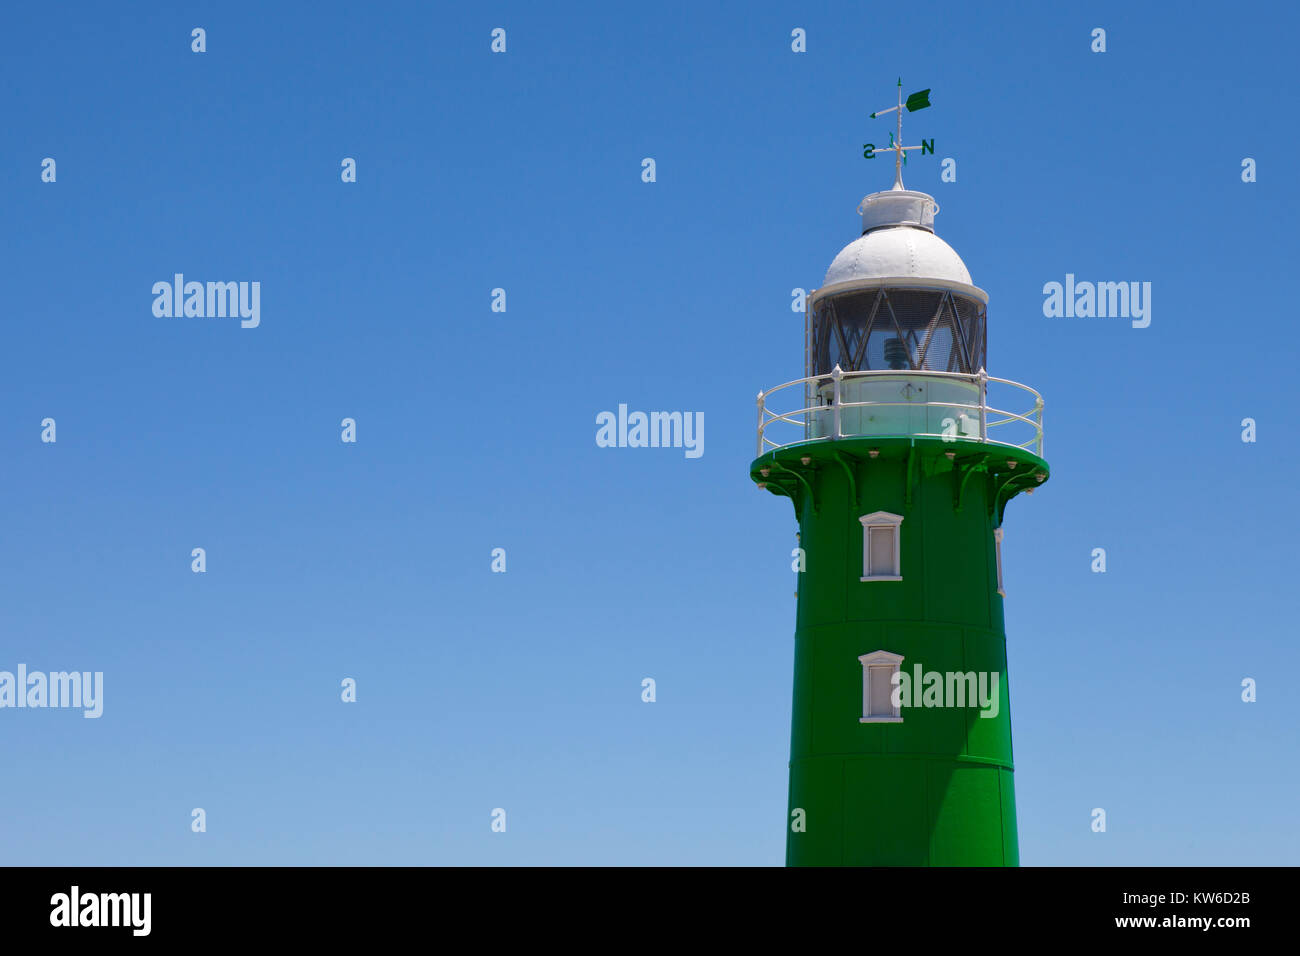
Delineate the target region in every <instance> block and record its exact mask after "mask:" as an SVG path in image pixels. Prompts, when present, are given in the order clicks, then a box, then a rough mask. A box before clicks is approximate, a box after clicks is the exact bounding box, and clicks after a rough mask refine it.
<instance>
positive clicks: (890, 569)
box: [867, 528, 894, 577]
mask: <svg viewBox="0 0 1300 956" xmlns="http://www.w3.org/2000/svg"><path fill="white" fill-rule="evenodd" d="M867 534H868V535H869V536H870V538H871V541H870V542H869V544H868V548H867V550H868V553H869V554H870V556H871V557H870V561H871V566H870V567H869V568H868V569H867V576H868V577H882V576H884V575H887V574H893V573H894V529H893V528H868V529H867Z"/></svg>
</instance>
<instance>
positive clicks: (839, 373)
mask: <svg viewBox="0 0 1300 956" xmlns="http://www.w3.org/2000/svg"><path fill="white" fill-rule="evenodd" d="M843 377H844V371H843V369H841V368H840V367H839V365H836V366H835V368H833V369H831V381H832V382H833V383H834V387H833V391H832V397H831V404H832V406H833V407H834V409H835V411H834V418H835V434H834V436H833V437H835V438H839V437H841V433H840V379H842V378H843Z"/></svg>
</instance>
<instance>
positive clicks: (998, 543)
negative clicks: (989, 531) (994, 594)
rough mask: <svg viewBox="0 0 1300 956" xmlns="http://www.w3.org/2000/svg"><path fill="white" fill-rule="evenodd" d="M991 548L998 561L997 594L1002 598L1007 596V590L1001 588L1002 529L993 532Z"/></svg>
mask: <svg viewBox="0 0 1300 956" xmlns="http://www.w3.org/2000/svg"><path fill="white" fill-rule="evenodd" d="M993 547H994V550H995V551H996V553H997V561H998V593H999V594H1001V595H1002V596H1003V597H1006V596H1007V589H1006V588H1004V587H1003V586H1002V529H1001V528H995V529H994V531H993Z"/></svg>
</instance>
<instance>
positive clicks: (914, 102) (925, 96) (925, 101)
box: [903, 90, 930, 113]
mask: <svg viewBox="0 0 1300 956" xmlns="http://www.w3.org/2000/svg"><path fill="white" fill-rule="evenodd" d="M903 105H904V106H906V107H907V111H908V112H909V113H915V112H916V111H917V110H923V109H925V108H926V107H927V106H929V105H930V91H929V90H921V92H919V93H913V94H912V95H911V96H909V97H908V98H907V102H906V103H904V104H903Z"/></svg>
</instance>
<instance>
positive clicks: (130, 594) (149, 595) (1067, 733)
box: [0, 3, 1300, 865]
mask: <svg viewBox="0 0 1300 956" xmlns="http://www.w3.org/2000/svg"><path fill="white" fill-rule="evenodd" d="M194 27H203V28H205V29H206V31H207V52H205V53H203V54H196V53H193V52H191V49H190V43H191V40H190V31H191V29H192V28H194ZM495 27H504V28H505V29H506V31H507V52H506V53H505V54H503V55H496V54H492V53H491V52H490V50H489V44H490V31H491V30H492V29H493V28H495ZM796 27H799V28H803V29H805V30H806V31H807V38H808V39H807V47H808V51H807V53H804V54H796V53H793V52H792V51H791V49H790V42H791V41H790V33H791V30H793V29H794V28H796ZM1095 27H1102V28H1104V29H1105V30H1106V31H1107V50H1106V52H1105V53H1104V54H1100V53H1093V52H1091V50H1090V45H1091V31H1092V30H1093V28H1095ZM1295 27H1296V14H1295V12H1294V11H1293V10H1291V9H1289V8H1286V9H1284V8H1283V7H1282V6H1281V5H1269V4H1264V5H1260V6H1256V7H1251V8H1241V9H1240V10H1232V11H1225V10H1224V9H1223V8H1222V7H1217V6H1212V5H1208V4H1186V5H1182V6H1180V8H1179V10H1178V13H1177V16H1176V17H1175V16H1170V14H1169V13H1168V12H1166V10H1165V9H1162V8H1161V7H1160V6H1158V5H1154V4H1152V5H1148V6H1147V7H1145V8H1135V7H1134V5H1131V4H1123V3H1101V4H1086V5H1085V4H1071V5H1050V8H1049V5H1040V4H1027V3H1026V4H1018V5H1001V4H999V5H993V4H986V5H980V6H978V7H975V6H973V5H967V4H951V5H937V4H923V3H914V4H900V5H894V6H893V7H891V6H888V5H886V6H883V7H882V6H879V5H875V6H868V5H863V4H849V3H837V4H818V5H816V6H815V7H804V6H801V5H796V4H740V3H729V4H716V5H713V4H711V5H708V6H707V8H701V7H700V6H699V5H695V4H680V5H674V4H663V3H656V4H652V5H643V6H639V7H635V8H633V7H627V8H622V7H620V8H618V9H612V8H611V9H607V8H603V7H601V6H597V5H591V6H586V7H584V6H565V5H559V6H555V7H547V8H545V9H542V8H539V7H538V6H537V5H536V4H496V5H493V6H491V7H490V8H484V9H474V8H472V7H470V6H468V5H467V6H466V7H464V8H451V7H449V6H446V5H428V4H386V5H382V6H380V7H379V8H374V7H364V6H355V5H351V4H348V5H344V4H337V3H313V4H276V5H264V4H252V3H243V4H240V3H220V4H217V3H212V4H201V3H200V4H167V5H156V6H155V7H153V8H151V9H132V10H131V12H130V14H129V15H125V14H123V12H122V11H119V10H116V9H108V8H104V7H102V6H100V5H97V4H69V5H57V6H55V7H52V8H48V9H47V8H36V7H31V6H27V7H14V8H12V9H10V10H6V12H5V14H4V30H2V31H0V52H2V53H3V56H0V73H2V74H3V81H4V82H3V85H2V86H0V97H2V98H3V107H4V109H3V113H4V116H5V124H4V126H5V129H4V134H3V144H4V146H3V150H0V164H3V167H2V172H3V183H4V185H3V189H4V199H5V204H4V205H5V214H4V219H5V228H3V229H0V243H2V244H3V245H2V246H0V254H3V257H4V261H5V263H6V272H5V279H6V281H5V284H4V285H5V293H6V300H7V301H6V306H7V308H6V320H5V322H4V337H3V345H4V347H3V348H2V349H0V409H2V410H3V414H0V450H2V451H3V456H4V467H3V468H2V469H0V491H2V492H3V496H4V500H5V501H6V502H7V504H8V507H7V508H6V509H5V532H6V533H5V534H4V535H3V536H0V561H2V562H3V568H4V572H5V573H4V575H3V579H2V583H0V669H8V670H13V669H14V668H15V667H16V665H17V664H19V663H25V664H26V665H27V666H28V667H29V668H30V669H32V670H65V669H76V670H90V671H103V672H104V674H105V677H104V681H105V701H104V715H103V716H102V717H101V718H100V719H98V720H85V719H83V718H82V717H81V715H80V713H79V712H76V711H68V710H62V711H60V710H21V711H20V710H3V711H0V760H3V764H4V777H5V779H6V780H7V785H6V786H4V787H0V862H3V863H15V864H99V865H106V864H238V863H253V864H263V863H264V864H363V863H365V864H390V863H391V864H542V863H559V864H742V865H775V864H779V863H781V862H782V860H783V858H784V849H783V847H784V815H785V804H786V785H787V770H786V761H787V758H788V753H789V719H790V683H791V664H792V654H793V647H792V641H791V635H792V633H793V627H794V599H793V597H792V590H793V575H792V574H791V571H790V565H789V561H790V558H789V551H790V548H791V547H792V545H793V533H794V530H795V524H794V518H793V515H792V514H791V510H790V508H789V505H788V503H786V502H783V501H780V500H775V499H772V498H771V497H770V496H767V495H765V494H762V493H760V492H757V491H755V489H754V488H753V486H752V485H751V483H750V481H749V478H748V463H749V461H750V459H751V457H752V454H753V447H754V435H753V428H754V418H755V412H754V404H753V403H754V396H755V394H756V393H757V392H758V390H759V389H760V388H767V387H770V386H772V385H775V384H778V383H780V382H784V381H787V380H789V379H793V378H796V377H798V376H799V375H801V374H802V360H803V355H802V334H803V333H802V318H801V316H799V315H796V314H794V313H793V312H791V310H790V300H791V290H792V289H793V288H796V287H801V288H807V289H812V288H815V287H816V286H817V285H819V284H820V282H821V279H822V276H823V274H824V272H825V269H826V267H827V265H828V264H829V263H830V261H831V259H832V258H833V257H834V255H835V254H836V252H838V251H839V249H840V248H841V247H842V246H843V245H845V244H846V243H848V242H849V241H851V240H852V239H853V238H855V237H856V235H857V232H858V219H857V216H856V215H855V212H854V209H855V207H856V205H857V203H858V201H859V200H860V199H861V197H862V196H863V195H864V194H866V193H868V192H871V191H874V190H877V189H884V188H887V187H888V186H889V185H890V183H891V182H892V176H891V172H892V170H891V168H890V164H889V161H888V160H881V159H877V160H873V161H867V160H864V159H863V158H862V150H861V144H862V143H863V142H866V141H868V140H869V139H870V138H871V136H870V134H872V133H876V132H877V131H878V130H883V131H884V132H887V131H888V126H887V125H886V126H882V125H881V124H882V123H884V122H885V121H881V120H877V121H874V122H875V125H872V123H873V121H871V120H868V119H867V114H868V113H869V112H870V111H872V110H874V109H878V108H880V107H883V106H886V105H888V104H889V103H890V102H892V97H893V93H894V83H895V81H896V79H897V77H898V76H899V75H901V76H902V77H903V83H904V86H905V87H907V88H908V89H909V90H911V89H919V88H922V87H930V88H932V90H933V93H932V95H931V99H932V102H933V108H932V109H930V110H928V111H925V112H922V113H918V114H916V116H914V117H912V118H910V119H909V120H908V121H907V124H906V125H905V128H904V132H905V137H906V138H907V139H908V141H914V139H915V138H918V137H920V136H924V137H927V138H931V137H932V138H934V139H935V141H936V153H937V155H936V156H926V157H924V158H920V157H917V158H914V159H913V160H912V161H911V162H910V163H909V166H908V169H907V174H906V181H907V185H908V186H909V187H912V188H916V189H922V190H925V191H927V192H931V193H932V194H934V195H935V196H936V198H937V199H938V200H939V202H940V204H941V205H942V211H941V212H940V214H939V217H938V219H937V223H936V226H937V231H938V233H939V235H940V236H942V237H943V238H944V239H945V240H946V241H948V242H949V243H950V244H952V246H953V247H954V248H955V249H956V250H957V251H958V252H959V253H960V254H961V255H962V257H963V259H964V260H965V262H966V264H967V266H968V267H969V269H970V272H971V274H972V276H973V278H974V281H975V283H976V284H977V285H978V286H980V287H981V288H983V289H985V290H986V291H987V292H988V293H989V296H990V306H989V336H988V338H989V342H988V347H989V371H990V373H991V374H993V375H998V376H1001V377H1005V378H1012V379H1016V380H1019V381H1023V382H1027V383H1029V384H1031V385H1033V386H1034V387H1036V388H1037V389H1038V390H1039V391H1040V392H1042V393H1043V395H1044V397H1045V399H1046V403H1047V407H1046V415H1045V421H1046V426H1047V440H1046V457H1047V458H1048V460H1049V461H1050V462H1051V465H1052V469H1053V472H1052V480H1051V481H1050V483H1049V484H1048V485H1047V486H1045V487H1044V488H1043V490H1042V491H1041V492H1039V493H1038V494H1036V495H1035V496H1033V497H1032V498H1020V499H1017V500H1016V502H1015V503H1014V504H1013V505H1011V506H1010V507H1009V508H1008V511H1007V520H1006V529H1007V531H1006V534H1007V537H1006V543H1005V546H1004V559H1005V576H1006V582H1007V589H1008V599H1007V603H1006V617H1007V632H1008V653H1009V667H1010V682H1011V687H1012V718H1013V726H1014V735H1015V754H1016V771H1017V773H1016V788H1017V802H1018V811H1019V827H1020V845H1021V859H1022V862H1023V863H1025V864H1027V865H1058V864H1120V865H1128V864H1173V865H1181V864H1285V863H1295V862H1296V861H1297V858H1298V856H1300V853H1298V851H1300V837H1298V835H1297V827H1296V824H1295V822H1294V793H1295V792H1296V789H1297V786H1298V785H1300V770H1297V760H1296V757H1297V734H1296V730H1295V728H1296V726H1297V724H1298V723H1300V707H1298V706H1297V703H1296V696H1295V694H1294V692H1293V689H1292V688H1291V686H1290V678H1291V677H1292V675H1294V674H1295V673H1296V671H1297V665H1298V664H1300V661H1298V660H1297V650H1296V638H1295V612H1294V593H1295V573H1296V570H1297V561H1296V551H1295V548H1296V541H1297V530H1298V529H1297V518H1296V513H1295V509H1294V508H1293V507H1291V497H1292V493H1293V492H1292V489H1293V486H1294V482H1295V475H1296V473H1297V469H1298V468H1300V451H1297V446H1296V443H1295V442H1293V441H1291V440H1290V439H1289V435H1288V432H1289V429H1290V427H1291V425H1292V422H1291V421H1290V418H1291V416H1292V414H1293V406H1294V395H1295V386H1294V382H1295V380H1296V374H1295V370H1294V369H1293V368H1292V367H1291V365H1292V364H1293V363H1294V362H1295V361H1296V356H1297V354H1300V349H1297V345H1300V333H1298V332H1297V330H1296V327H1295V321H1294V318H1293V313H1294V290H1293V289H1292V287H1291V286H1292V283H1291V282H1290V278H1291V275H1292V274H1293V270H1294V263H1295V252H1296V243H1295V240H1294V238H1293V235H1294V230H1295V223H1294V221H1293V212H1294V210H1295V209H1296V208H1297V203H1296V200H1297V195H1296V186H1295V177H1294V173H1293V171H1292V169H1291V166H1292V164H1293V162H1294V158H1295V156H1296V155H1297V153H1298V149H1297V147H1298V146H1300V144H1298V143H1297V134H1296V132H1295V129H1294V126H1293V124H1292V123H1291V122H1290V108H1289V105H1290V98H1291V94H1292V93H1293V92H1294V89H1295V80H1294V72H1293V59H1294V57H1293V51H1292V49H1291V43H1290V39H1289V37H1290V36H1291V34H1293V33H1294V30H1295ZM45 157H52V158H54V159H55V160H56V163H57V181H56V182H54V183H43V182H42V181H41V161H42V159H43V158H45ZM344 157H352V158H354V159H355V160H356V162H357V170H358V174H357V182H356V183H350V184H345V183H343V182H341V180H340V162H341V161H342V159H343V158H344ZM644 157H653V158H654V159H655V161H656V174H657V181H656V182H654V183H644V182H642V180H641V161H642V159H643V158H644ZM945 157H951V158H953V159H955V160H956V165H957V181H956V182H952V183H945V182H941V181H940V160H942V159H943V158H945ZM1244 157H1251V158H1253V159H1255V160H1256V162H1257V164H1258V182H1255V183H1243V182H1242V179H1241V162H1242V159H1243V158H1244ZM176 272H183V273H185V274H186V276H187V277H189V278H192V279H199V280H220V281H229V280H236V281H258V282H260V283H261V290H262V295H261V324H260V326H259V327H258V328H256V329H241V328H240V326H239V323H238V321H237V320H231V319H196V318H189V319H185V318H158V317H155V316H154V315H153V312H152V310H151V306H152V301H153V296H152V295H151V292H150V290H151V287H152V285H153V283H155V282H157V281H159V280H170V279H171V277H172V275H173V274H174V273H176ZM1067 273H1073V274H1074V275H1076V277H1078V278H1079V279H1081V280H1082V279H1089V280H1093V281H1145V282H1151V283H1152V288H1153V293H1152V322H1151V325H1150V327H1149V328H1146V329H1134V328H1131V327H1130V325H1129V323H1128V322H1127V321H1126V320H1122V319H1058V318H1046V317H1044V315H1043V310H1042V304H1043V292H1042V289H1043V285H1044V283H1046V282H1050V281H1063V280H1064V277H1065V275H1066V274H1067ZM494 288H504V289H505V290H506V293H507V310H506V311H505V312H504V313H501V312H493V311H492V310H491V307H490V306H491V290H492V289H494ZM619 403H626V404H627V405H628V406H629V407H630V408H632V409H644V410H651V409H655V410H659V409H662V410H684V411H698V412H703V413H704V417H705V422H706V429H705V446H704V447H705V453H704V455H703V456H702V457H701V458H698V459H694V460H692V459H688V458H686V457H685V456H684V455H683V454H682V452H681V450H672V449H658V450H652V449H608V448H598V447H597V446H596V443H595V431H596V428H595V416H596V415H597V414H598V413H599V412H601V411H604V410H613V409H616V408H617V406H618V404H619ZM46 417H52V418H54V419H55V420H56V422H57V438H58V440H57V442H56V443H55V444H47V443H42V442H41V440H40V431H41V428H40V423H41V421H42V419H44V418H46ZM345 417H351V418H353V419H355V421H356V422H357V437H358V440H357V442H356V443H355V444H344V443H343V442H341V441H340V421H341V420H342V419H343V418H345ZM1245 417H1253V418H1255V419H1256V421H1257V423H1258V425H1257V427H1258V441H1257V442H1255V443H1253V444H1247V443H1243V442H1242V441H1241V437H1240V435H1241V426H1240V422H1241V420H1242V419H1243V418H1245ZM195 547H203V548H205V549H206V552H207V568H208V569H207V571H206V573H204V574H194V573H192V572H191V570H190V561H191V558H190V553H191V549H192V548H195ZM496 547H501V548H505V549H506V551H507V555H508V558H507V560H508V571H507V573H505V574H494V573H492V572H491V570H490V563H491V550H492V549H493V548H496ZM1097 547H1103V548H1105V549H1106V551H1107V556H1108V558H1107V564H1108V570H1107V572H1106V573H1105V574H1095V573H1092V572H1091V570H1090V563H1091V552H1092V549H1094V548H1097ZM344 677H352V678H354V679H355V680H356V681H357V686H358V690H357V695H358V701H357V703H356V704H354V705H345V704H343V703H342V702H341V701H340V699H339V693H340V692H339V683H340V681H341V680H342V679H343V678H344ZM644 677H652V678H654V679H655V680H656V682H657V696H658V699H657V701H656V702H655V703H654V704H653V705H649V704H645V703H643V702H642V701H641V697H640V693H641V680H642V678H644ZM1244 677H1253V678H1255V679H1256V680H1257V681H1258V687H1259V690H1258V695H1259V699H1258V702H1256V703H1254V704H1244V703H1242V702H1241V700H1240V692H1241V687H1240V683H1241V680H1242V678H1244ZM195 807H202V808H204V810H205V811H206V813H207V832H206V833H203V834H195V833H192V832H191V830H190V819H191V818H190V812H191V809H192V808H195ZM496 807H502V808H505V809H506V811H507V814H508V828H507V832H506V833H504V834H499V833H492V832H491V830H490V826H489V824H490V814H491V811H492V810H493V808H496ZM1094 807H1104V808H1105V809H1106V811H1107V815H1108V820H1107V822H1108V829H1107V832H1106V833H1104V834H1097V833H1093V832H1092V831H1091V830H1090V827H1089V824H1090V819H1091V818H1090V815H1089V814H1090V811H1091V809H1092V808H1094Z"/></svg>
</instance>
